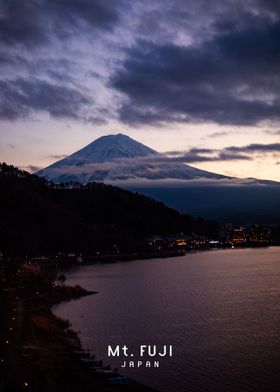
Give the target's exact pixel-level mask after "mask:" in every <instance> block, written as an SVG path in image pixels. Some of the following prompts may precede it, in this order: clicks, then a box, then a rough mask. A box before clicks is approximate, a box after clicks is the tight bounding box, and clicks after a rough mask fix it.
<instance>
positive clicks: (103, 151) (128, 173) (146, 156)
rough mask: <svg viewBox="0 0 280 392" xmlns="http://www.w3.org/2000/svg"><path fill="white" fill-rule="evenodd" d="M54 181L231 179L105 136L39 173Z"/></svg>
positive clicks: (123, 138)
mask: <svg viewBox="0 0 280 392" xmlns="http://www.w3.org/2000/svg"><path fill="white" fill-rule="evenodd" d="M37 174H38V175H39V176H42V177H44V178H46V179H48V180H51V181H54V182H57V183H59V182H71V181H78V182H80V183H83V184H85V183H87V182H91V181H103V182H116V183H118V182H122V181H130V182H133V181H135V182H137V181H138V180H166V179H172V180H176V179H177V180H190V179H198V178H207V179H226V178H227V177H225V176H222V175H219V174H214V173H210V172H207V171H204V170H199V169H196V168H193V167H191V166H188V165H185V164H183V163H174V162H172V161H171V160H169V159H168V158H167V157H166V156H165V155H163V154H160V153H158V152H156V151H155V150H152V149H151V148H149V147H147V146H144V145H143V144H141V143H139V142H137V141H135V140H133V139H131V138H130V137H128V136H126V135H122V134H118V135H109V136H103V137H101V138H99V139H97V140H95V141H94V142H93V143H91V144H89V145H88V146H86V147H84V148H82V149H81V150H79V151H77V152H75V153H74V154H72V155H70V156H68V157H67V158H65V159H62V160H60V161H58V162H56V163H54V164H53V165H51V166H49V167H47V168H45V169H43V170H40V171H38V172H37Z"/></svg>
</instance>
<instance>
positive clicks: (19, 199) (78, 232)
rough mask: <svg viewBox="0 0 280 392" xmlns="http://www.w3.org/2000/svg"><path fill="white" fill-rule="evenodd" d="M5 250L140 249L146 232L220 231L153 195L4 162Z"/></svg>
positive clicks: (0, 201) (1, 240)
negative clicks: (65, 183)
mask: <svg viewBox="0 0 280 392" xmlns="http://www.w3.org/2000/svg"><path fill="white" fill-rule="evenodd" d="M0 189H1V192H0V250H1V251H3V252H5V254H28V253H33V254H34V253H35V254H36V253H38V254H42V252H46V253H50V252H58V251H72V252H73V251H75V252H78V251H81V252H86V253H90V252H94V251H97V250H98V251H106V252H110V251H111V250H112V249H114V245H115V244H117V246H118V248H119V249H120V251H122V252H126V251H132V252H135V251H137V250H139V249H140V250H141V249H142V248H143V247H144V246H145V241H144V239H145V237H146V236H150V235H153V234H172V233H178V232H185V233H191V232H196V233H198V234H205V235H207V234H209V235H211V236H214V235H216V234H217V230H218V225H216V224H215V223H213V222H210V221H205V220H203V219H193V218H192V217H190V216H189V215H183V214H180V213H179V212H177V211H176V210H174V209H171V208H168V207H166V206H165V205H164V204H163V203H160V202H156V201H155V200H153V199H150V198H148V197H145V196H142V195H139V194H134V193H132V192H129V191H126V190H123V189H120V188H117V187H113V186H109V185H104V184H97V183H92V184H89V185H88V186H79V185H77V184H76V185H75V187H71V188H69V187H68V188H67V187H62V186H59V187H57V186H54V185H53V184H50V183H47V182H46V181H45V180H43V179H42V178H40V177H38V176H35V175H30V174H28V173H26V172H24V171H21V170H18V169H16V168H14V167H12V166H8V165H6V164H0Z"/></svg>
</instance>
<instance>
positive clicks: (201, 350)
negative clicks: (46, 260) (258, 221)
mask: <svg viewBox="0 0 280 392" xmlns="http://www.w3.org/2000/svg"><path fill="white" fill-rule="evenodd" d="M66 275H67V281H66V283H67V284H71V285H74V284H80V285H81V286H82V287H85V288H87V289H89V290H96V291H98V292H99V293H98V294H97V295H93V296H88V297H83V298H81V299H79V300H76V301H71V302H68V303H63V304H60V305H58V306H57V307H56V308H55V312H56V314H58V315H59V316H61V317H63V318H67V319H69V320H70V322H71V323H72V327H73V329H74V330H76V331H81V333H80V337H81V340H82V342H83V344H84V346H85V347H87V348H90V349H91V351H92V352H93V353H95V354H96V356H97V357H98V358H102V359H103V360H104V363H105V364H108V363H110V364H111V365H112V366H113V367H118V368H120V364H121V362H122V360H123V359H126V358H123V357H122V358H108V357H107V346H108V344H111V345H117V344H120V345H124V344H126V345H127V346H128V347H129V349H130V350H131V351H132V352H135V353H137V351H138V348H139V346H140V345H141V344H152V345H153V344H156V345H158V347H162V345H164V344H167V345H170V344H172V345H173V351H174V355H173V357H172V358H162V359H161V364H160V368H159V369H158V368H155V369H154V368H152V369H149V368H139V369H137V368H134V369H133V368H132V369H126V370H124V369H122V373H123V374H127V375H129V376H130V377H132V378H134V379H136V380H138V381H140V382H143V383H146V384H147V385H150V386H152V387H155V388H157V389H158V390H161V391H172V392H176V391H178V392H186V391H199V392H200V391H211V392H212V391H215V392H216V391H221V392H226V391H234V392H239V391H254V392H257V391H262V392H269V391H277V392H278V391H279V390H280V248H279V247H275V248H272V247H271V248H261V249H235V250H218V251H210V252H200V253H195V254H187V255H186V256H184V257H176V258H168V259H154V260H137V261H131V262H119V263H114V264H95V265H91V266H84V267H79V268H75V269H73V270H71V271H68V272H67V274H66ZM134 359H137V356H136V355H135V357H134Z"/></svg>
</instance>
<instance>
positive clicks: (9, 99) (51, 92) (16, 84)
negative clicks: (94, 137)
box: [0, 78, 91, 120]
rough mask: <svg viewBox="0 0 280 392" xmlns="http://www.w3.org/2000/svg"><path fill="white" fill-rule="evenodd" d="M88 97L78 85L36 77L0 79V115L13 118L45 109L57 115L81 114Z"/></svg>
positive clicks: (76, 117) (87, 103) (71, 116)
mask: <svg viewBox="0 0 280 392" xmlns="http://www.w3.org/2000/svg"><path fill="white" fill-rule="evenodd" d="M90 104H91V100H90V99H89V98H88V97H87V96H86V95H84V94H82V93H81V92H80V91H79V90H78V89H74V88H72V87H67V86H63V85H54V84H50V83H48V82H47V81H44V80H38V79H20V78H19V79H16V80H12V81H7V80H4V81H0V118H1V119H3V120H16V119H19V118H24V117H27V116H28V115H30V114H32V112H38V111H45V112H47V113H49V114H50V115H51V116H52V117H57V118H72V119H81V118H83V109H84V107H85V106H88V105H90Z"/></svg>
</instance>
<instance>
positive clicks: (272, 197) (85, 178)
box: [37, 134, 280, 224]
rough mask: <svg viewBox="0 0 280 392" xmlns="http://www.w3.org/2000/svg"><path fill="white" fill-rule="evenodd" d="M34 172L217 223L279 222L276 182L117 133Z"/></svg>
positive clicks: (58, 180)
mask: <svg viewBox="0 0 280 392" xmlns="http://www.w3.org/2000/svg"><path fill="white" fill-rule="evenodd" d="M37 174H38V175H39V176H42V177H44V178H46V179H48V180H51V181H54V182H56V183H60V182H79V183H81V184H86V183H88V182H91V181H98V182H104V183H108V184H113V185H117V186H121V187H122V188H124V189H128V190H132V191H134V192H138V193H142V194H144V195H147V196H150V197H152V198H155V199H157V200H159V201H163V202H164V203H165V204H166V205H168V206H169V207H172V208H176V209H177V210H179V211H181V212H183V213H189V214H191V215H194V216H203V217H207V218H209V219H214V220H218V221H219V222H235V223H242V224H243V223H244V224H246V223H264V224H267V223H268V224H269V223H278V222H280V202H279V200H280V184H279V183H277V182H274V181H266V180H257V179H255V178H248V179H239V178H234V177H226V176H223V175H220V174H215V173H210V172H207V171H204V170H199V169H196V168H194V167H192V166H189V165H186V164H184V163H181V162H178V163H177V162H174V160H172V159H169V158H168V157H166V156H165V155H164V154H160V153H158V152H156V151H155V150H153V149H151V148H149V147H146V146H144V145H143V144H141V143H138V142H137V141H135V140H133V139H131V138H130V137H128V136H125V135H122V134H117V135H109V136H103V137H101V138H99V139H97V140H95V141H94V142H92V143H91V144H89V145H88V146H86V147H84V148H83V149H81V150H79V151H77V152H76V153H74V154H72V155H70V156H69V157H67V158H65V159H62V160H60V161H58V162H56V163H54V164H53V165H51V166H49V167H47V168H45V169H43V170H40V171H39V172H38V173H37Z"/></svg>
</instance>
